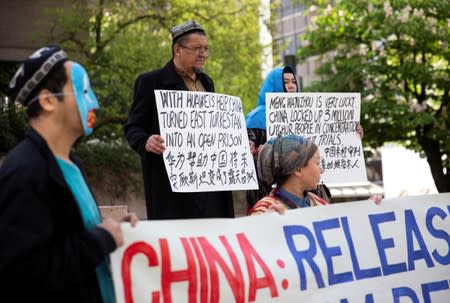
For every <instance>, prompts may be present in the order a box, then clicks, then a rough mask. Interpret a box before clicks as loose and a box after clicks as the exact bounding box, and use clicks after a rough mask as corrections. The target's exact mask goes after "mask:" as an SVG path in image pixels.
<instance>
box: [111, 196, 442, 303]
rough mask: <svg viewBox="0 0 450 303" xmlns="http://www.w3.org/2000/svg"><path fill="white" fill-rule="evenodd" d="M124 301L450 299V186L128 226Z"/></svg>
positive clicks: (118, 278)
mask: <svg viewBox="0 0 450 303" xmlns="http://www.w3.org/2000/svg"><path fill="white" fill-rule="evenodd" d="M122 231H123V234H124V240H125V244H124V245H123V246H122V247H121V248H120V249H118V250H117V251H116V252H114V253H113V254H112V255H111V261H112V269H113V276H114V283H115V290H116V295H117V302H126V303H131V302H135V303H141V302H142V303H144V302H145V303H148V302H151V303H158V302H159V303H170V302H176V303H182V302H190V303H191V302H201V303H203V302H205V303H206V302H226V303H230V302H239V303H243V302H258V303H260V302H283V303H289V302H293V303H294V302H295V303H298V302H309V303H311V302H318V303H327V302H337V303H351V302H364V303H374V302H377V303H390V302H393V303H402V302H403V303H410V302H412V303H419V302H420V303H422V302H426V303H431V302H433V303H448V302H449V298H450V288H449V287H450V285H449V279H450V265H449V264H450V193H447V194H440V195H430V196H416V197H406V198H398V199H392V200H384V201H382V203H381V205H378V206H377V205H375V204H374V203H373V202H372V201H369V200H367V201H360V202H349V203H339V204H332V205H327V206H318V207H312V208H305V209H297V210H291V211H287V212H286V214H284V215H279V214H277V213H271V214H266V215H259V216H254V217H243V218H238V219H199V220H178V221H144V222H139V223H138V224H137V226H136V227H135V228H131V227H130V225H129V224H128V223H123V224H122Z"/></svg>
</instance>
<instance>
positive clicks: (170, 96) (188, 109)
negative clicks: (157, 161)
mask: <svg viewBox="0 0 450 303" xmlns="http://www.w3.org/2000/svg"><path fill="white" fill-rule="evenodd" d="M155 97H156V105H157V108H158V118H159V126H160V130H161V136H162V137H163V139H164V141H165V146H166V150H165V151H164V153H163V158H164V164H165V166H166V170H167V174H168V176H169V181H170V185H171V186H172V191H174V192H204V191H221V190H244V189H257V188H258V183H257V179H256V171H255V165H254V163H253V157H252V155H251V154H250V148H249V143H248V136H247V131H246V127H245V120H244V113H243V112H242V103H241V100H240V99H239V98H238V97H234V96H228V95H223V94H215V93H207V92H192V91H170V90H155Z"/></svg>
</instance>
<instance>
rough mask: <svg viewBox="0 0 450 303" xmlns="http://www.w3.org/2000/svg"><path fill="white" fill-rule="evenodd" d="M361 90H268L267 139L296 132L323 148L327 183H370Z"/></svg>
mask: <svg viewBox="0 0 450 303" xmlns="http://www.w3.org/2000/svg"><path fill="white" fill-rule="evenodd" d="M360 113H361V95H360V94H359V93H266V125H267V138H271V137H276V136H278V135H279V134H282V135H286V134H295V135H301V136H304V137H306V138H308V139H310V140H312V141H314V142H315V143H316V144H317V145H318V146H319V150H320V157H321V166H322V167H323V168H324V170H325V171H324V173H323V174H322V178H321V180H322V181H323V182H325V183H326V184H332V183H348V182H367V174H366V166H365V162H364V153H363V148H362V145H361V138H360V137H359V135H358V134H357V133H356V127H357V126H358V123H359V117H360Z"/></svg>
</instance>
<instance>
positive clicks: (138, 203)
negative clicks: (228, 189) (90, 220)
mask: <svg viewBox="0 0 450 303" xmlns="http://www.w3.org/2000/svg"><path fill="white" fill-rule="evenodd" d="M94 192H95V196H96V198H97V200H98V203H99V205H101V206H119V205H127V206H128V211H130V212H135V213H136V214H137V215H138V217H139V219H141V220H147V214H146V210H145V200H144V195H143V194H142V193H136V192H130V193H127V194H126V195H124V196H125V198H124V197H114V196H111V195H110V194H108V193H104V192H99V191H96V190H95V189H94ZM233 202H234V211H235V215H236V217H242V216H245V215H246V211H247V209H246V202H245V191H233Z"/></svg>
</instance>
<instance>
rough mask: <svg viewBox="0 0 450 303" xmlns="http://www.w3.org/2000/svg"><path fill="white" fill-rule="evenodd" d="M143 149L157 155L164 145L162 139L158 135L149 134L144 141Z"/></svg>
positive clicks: (162, 150) (161, 151)
mask: <svg viewBox="0 0 450 303" xmlns="http://www.w3.org/2000/svg"><path fill="white" fill-rule="evenodd" d="M145 150H146V151H147V152H152V153H155V154H157V155H160V154H162V153H163V152H164V151H165V150H166V147H165V146H164V139H163V137H161V136H160V135H151V136H150V137H148V140H147V143H145Z"/></svg>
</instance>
